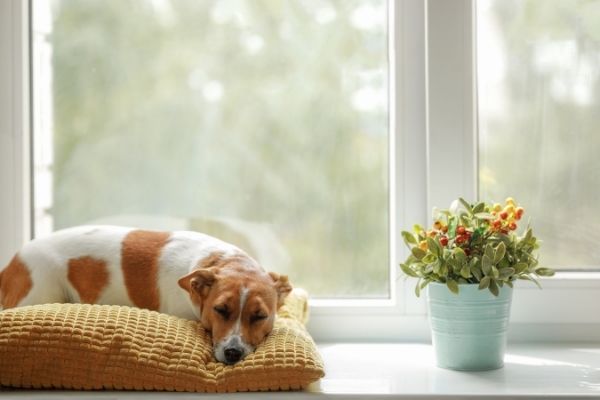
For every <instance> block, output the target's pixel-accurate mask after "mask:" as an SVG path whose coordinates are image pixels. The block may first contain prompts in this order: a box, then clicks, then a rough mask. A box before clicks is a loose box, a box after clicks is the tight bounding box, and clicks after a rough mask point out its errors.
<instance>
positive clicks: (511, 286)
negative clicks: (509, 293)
mask: <svg viewBox="0 0 600 400" xmlns="http://www.w3.org/2000/svg"><path fill="white" fill-rule="evenodd" d="M506 284H507V285H508V286H510V288H511V289H512V288H513V283H512V282H511V281H506Z"/></svg>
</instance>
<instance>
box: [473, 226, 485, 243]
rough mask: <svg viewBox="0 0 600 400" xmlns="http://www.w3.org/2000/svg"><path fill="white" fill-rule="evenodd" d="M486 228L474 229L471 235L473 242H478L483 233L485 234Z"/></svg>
mask: <svg viewBox="0 0 600 400" xmlns="http://www.w3.org/2000/svg"><path fill="white" fill-rule="evenodd" d="M483 231H484V228H477V229H475V230H474V231H473V235H472V236H471V242H476V241H477V240H478V239H479V238H480V237H481V235H482V234H483Z"/></svg>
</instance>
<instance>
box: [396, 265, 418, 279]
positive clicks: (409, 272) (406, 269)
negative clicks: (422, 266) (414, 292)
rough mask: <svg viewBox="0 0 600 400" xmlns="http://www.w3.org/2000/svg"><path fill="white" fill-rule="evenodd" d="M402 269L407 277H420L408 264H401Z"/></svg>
mask: <svg viewBox="0 0 600 400" xmlns="http://www.w3.org/2000/svg"><path fill="white" fill-rule="evenodd" d="M400 269H401V270H402V272H404V273H405V274H406V275H408V276H410V277H413V278H418V277H419V275H417V273H416V272H415V271H413V270H412V268H410V267H409V266H408V265H406V264H400Z"/></svg>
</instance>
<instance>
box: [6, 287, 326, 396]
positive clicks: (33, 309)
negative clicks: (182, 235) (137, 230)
mask: <svg viewBox="0 0 600 400" xmlns="http://www.w3.org/2000/svg"><path fill="white" fill-rule="evenodd" d="M306 304H307V296H306V293H305V292H303V291H300V290H294V291H293V292H292V294H291V295H290V296H288V298H287V300H286V302H285V304H284V306H283V307H282V308H281V309H280V312H279V314H278V318H277V320H276V322H275V328H274V330H273V332H272V333H271V334H270V335H269V336H268V337H267V339H266V340H265V341H264V342H263V343H262V344H261V345H259V346H258V348H257V349H256V351H255V352H254V353H252V354H250V355H249V356H248V357H246V358H245V359H244V360H243V361H242V362H240V363H238V364H235V365H234V366H227V365H224V364H222V363H219V362H217V361H216V360H215V359H214V357H213V355H212V345H211V341H210V337H209V335H208V334H207V332H206V331H205V330H204V329H203V328H202V327H201V326H200V324H198V323H197V322H194V321H189V320H185V319H181V318H177V317H173V316H169V315H166V314H160V313H157V312H154V311H148V310H142V309H138V308H132V307H122V306H105V305H104V306H103V305H88V304H45V305H39V306H29V307H20V308H13V309H8V310H5V311H2V312H0V385H3V386H12V387H20V388H63V389H80V390H90V389H112V390H115V389H117V390H121V389H123V390H168V391H189V392H235V391H258V390H261V391H263V390H290V389H301V388H303V387H305V386H306V385H307V384H309V383H310V382H313V381H315V380H317V379H319V378H321V377H322V376H323V363H322V361H321V357H320V356H319V354H318V352H317V349H316V347H315V343H314V342H313V340H312V338H311V337H310V335H309V334H308V332H307V331H306V329H305V328H304V324H303V323H304V322H305V320H306V317H307V311H306V310H307V307H306Z"/></svg>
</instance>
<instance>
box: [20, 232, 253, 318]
mask: <svg viewBox="0 0 600 400" xmlns="http://www.w3.org/2000/svg"><path fill="white" fill-rule="evenodd" d="M134 229H135V228H125V227H117V226H81V227H76V228H70V229H65V230H61V231H58V232H55V233H53V234H51V235H49V236H47V237H44V238H40V239H35V240H33V241H31V242H29V243H28V244H26V245H25V246H24V247H23V249H22V250H21V251H20V252H19V257H20V258H21V260H22V261H23V262H24V264H25V265H26V266H27V268H28V269H29V271H30V274H31V279H32V284H33V286H32V289H31V290H30V292H29V293H28V294H27V296H25V298H23V300H21V302H20V303H19V304H18V306H24V305H33V304H42V303H64V302H75V303H76V302H79V301H80V299H79V295H78V293H77V291H76V290H75V288H73V286H72V285H71V284H70V282H69V281H68V278H67V274H68V261H69V259H72V258H79V257H86V256H87V257H92V258H95V259H99V260H103V261H105V262H106V266H107V270H108V273H109V283H108V285H107V286H106V287H105V288H104V289H103V290H102V292H101V294H100V296H99V298H98V300H97V301H96V303H97V304H115V305H127V306H133V303H132V302H131V300H130V299H129V296H128V294H127V288H126V287H125V282H124V278H123V273H122V270H121V246H122V242H123V239H124V238H125V236H126V235H127V234H128V233H129V232H131V231H132V230H134ZM216 251H219V252H223V253H224V254H225V255H233V254H244V253H243V251H242V250H240V249H238V248H237V247H235V246H233V245H231V244H229V243H225V242H223V241H221V240H219V239H216V238H214V237H211V236H208V235H204V234H201V233H197V232H188V231H176V232H173V233H172V234H171V236H170V237H169V240H168V243H167V244H166V245H165V246H164V247H163V249H162V251H161V253H160V256H159V259H158V288H159V295H160V308H159V310H158V311H160V312H163V313H167V314H171V315H176V316H179V317H182V318H188V319H197V318H200V315H198V310H197V307H195V306H193V305H192V302H191V300H190V297H189V295H188V294H187V293H186V292H185V291H184V290H183V289H181V288H180V287H179V285H178V283H177V281H178V280H179V279H180V278H181V277H183V276H185V275H187V274H188V273H189V272H191V271H192V270H193V269H194V268H195V267H196V266H197V264H198V262H199V261H200V260H201V259H203V258H205V257H207V256H208V255H210V254H211V253H213V252H216Z"/></svg>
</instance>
